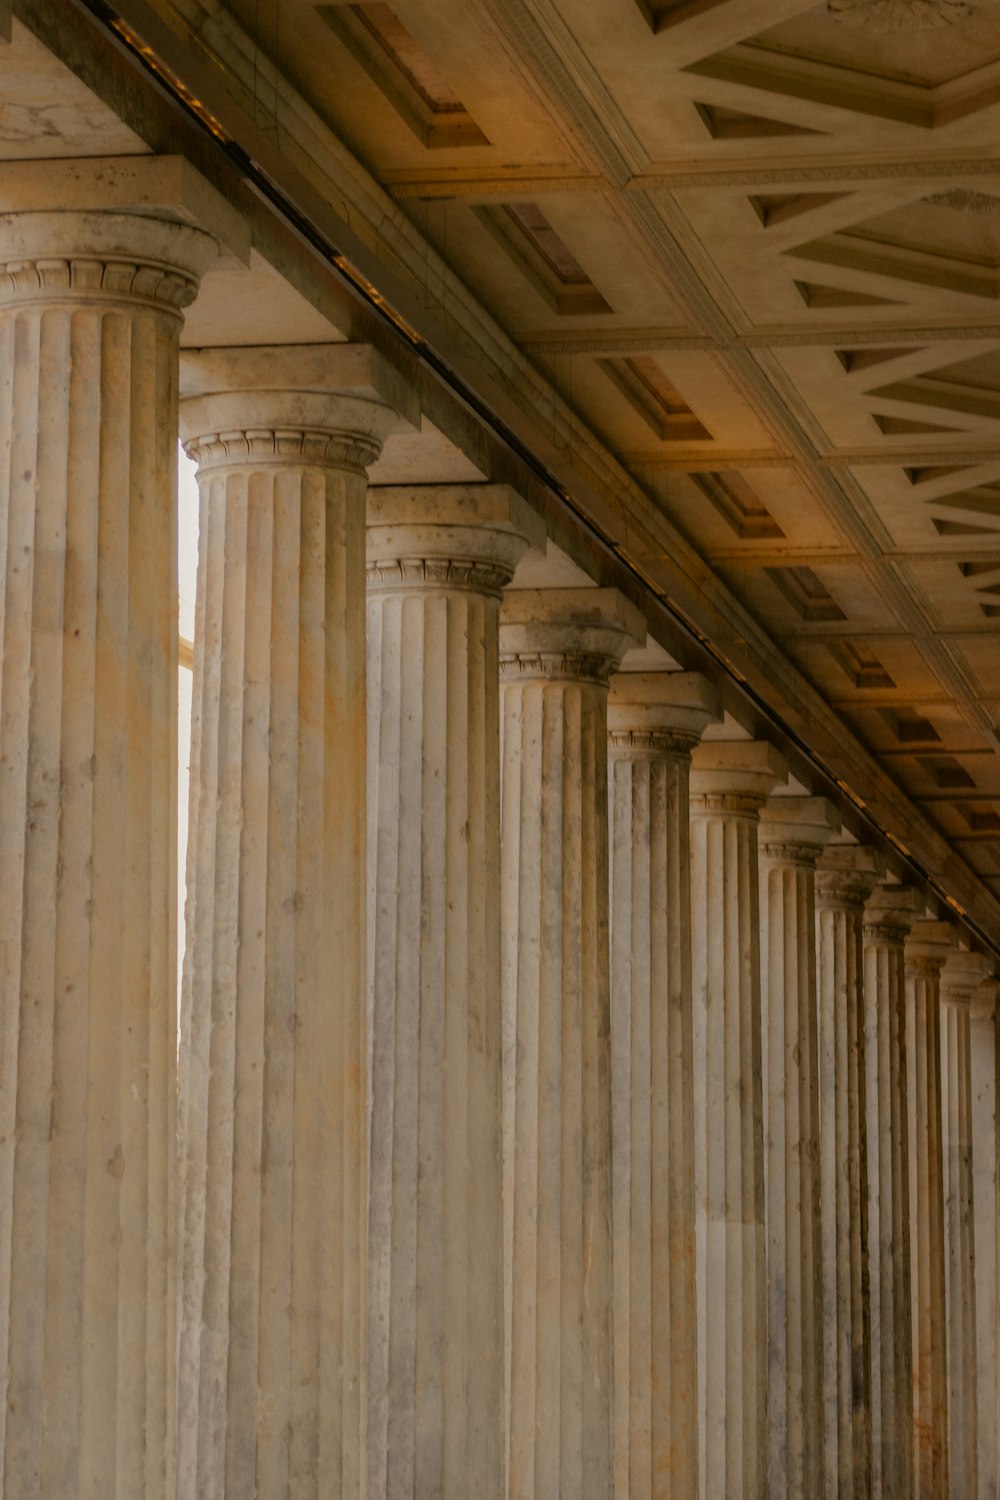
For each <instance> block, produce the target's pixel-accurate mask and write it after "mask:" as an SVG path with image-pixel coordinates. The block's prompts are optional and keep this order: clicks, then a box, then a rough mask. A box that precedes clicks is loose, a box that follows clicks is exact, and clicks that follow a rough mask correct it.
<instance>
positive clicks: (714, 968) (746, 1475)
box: [691, 744, 785, 1500]
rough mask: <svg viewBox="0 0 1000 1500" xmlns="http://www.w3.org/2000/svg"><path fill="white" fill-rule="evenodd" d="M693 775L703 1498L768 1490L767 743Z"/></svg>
mask: <svg viewBox="0 0 1000 1500" xmlns="http://www.w3.org/2000/svg"><path fill="white" fill-rule="evenodd" d="M693 766H694V770H693V772H692V778H691V793H692V795H691V813H692V821H691V900H692V912H693V925H692V948H693V962H692V991H693V998H694V1016H693V1033H694V1059H695V1062H694V1071H695V1193H696V1198H695V1234H696V1252H697V1268H698V1366H699V1424H698V1425H699V1469H700V1486H701V1489H700V1493H701V1495H702V1496H703V1497H704V1500H723V1497H726V1500H728V1497H729V1496H736V1495H739V1496H741V1497H743V1500H763V1497H764V1496H765V1495H766V1494H767V1325H766V1280H765V1244H764V1137H763V1128H762V1120H763V1114H762V1110H763V1100H762V1090H761V1015H760V886H759V875H758V847H757V832H758V820H759V816H760V809H761V807H762V806H763V804H764V801H765V799H766V798H767V796H768V795H769V794H770V792H771V791H772V789H773V788H774V786H775V784H776V782H777V781H778V780H779V779H783V776H784V773H785V766H784V763H783V761H782V760H781V757H780V756H779V755H778V754H777V752H775V751H774V750H773V749H772V747H771V746H770V745H766V744H750V745H744V744H733V745H729V744H724V745H717V744H711V745H702V746H700V747H699V748H698V749H697V750H696V751H695V753H694V759H693Z"/></svg>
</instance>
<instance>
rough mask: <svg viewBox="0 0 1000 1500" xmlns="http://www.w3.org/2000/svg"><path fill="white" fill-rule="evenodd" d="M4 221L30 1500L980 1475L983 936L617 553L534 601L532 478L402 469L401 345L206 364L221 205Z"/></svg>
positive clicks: (754, 1485)
mask: <svg viewBox="0 0 1000 1500" xmlns="http://www.w3.org/2000/svg"><path fill="white" fill-rule="evenodd" d="M0 230H2V234H3V243H4V245H6V246H8V247H11V246H12V247H13V253H12V254H11V255H10V257H9V258H8V261H7V263H6V264H5V265H4V266H3V267H2V269H0V438H2V444H0V447H2V464H3V474H4V484H5V486H6V493H7V494H8V495H9V498H8V499H7V500H6V502H5V505H4V508H3V514H2V545H0V556H2V560H3V569H2V578H3V584H2V587H3V594H2V597H0V630H2V639H3V675H2V679H0V734H2V745H0V773H2V774H0V840H2V848H0V854H2V859H3V869H4V892H5V896H4V901H3V903H2V913H0V922H2V929H0V962H2V964H3V971H2V973H3V986H4V989H3V1013H2V1014H3V1031H2V1034H0V1043H2V1045H0V1382H2V1395H3V1400H2V1402H0V1484H2V1486H3V1489H2V1493H4V1494H9V1495H11V1496H14V1495H16V1496H17V1497H18V1500H22V1497H24V1500H49V1497H51V1496H55V1495H59V1496H66V1497H74V1496H80V1497H84V1496H86V1497H88V1500H91V1497H93V1500H96V1497H98V1496H100V1497H101V1500H109V1497H120V1500H126V1497H127V1500H135V1497H137V1496H148V1497H160V1496H167V1495H174V1494H175V1493H176V1495H178V1496H181V1497H184V1500H187V1497H195V1496H197V1497H198V1500H202V1497H208V1500H223V1497H225V1500H236V1497H240V1500H243V1497H245V1496H248V1495H253V1494H256V1495H259V1496H261V1497H268V1500H270V1497H278V1496H288V1497H293V1500H307V1497H316V1500H318V1497H320V1496H323V1497H327V1496H331V1495H343V1496H359V1495H367V1496H370V1497H373V1500H374V1497H379V1500H383V1497H384V1500H418V1497H419V1500H425V1497H430V1496H435V1497H437V1496H441V1497H453V1500H467V1497H468V1496H470V1495H476V1496H482V1497H489V1496H493V1497H495V1500H500V1497H502V1496H506V1495H509V1496H510V1500H542V1497H544V1500H550V1497H554V1496H561V1495H567V1496H569V1495H573V1496H574V1497H580V1500H591V1497H592V1500H607V1496H608V1494H609V1493H610V1492H611V1491H612V1490H614V1492H615V1494H616V1495H619V1496H629V1497H631V1500H640V1497H646V1496H648V1497H650V1500H653V1497H656V1500H662V1497H667V1496H671V1495H673V1496H678V1497H680V1496H684V1497H685V1500H687V1497H690V1496H691V1495H693V1494H695V1493H699V1492H700V1493H701V1494H702V1495H704V1496H706V1497H707V1500H723V1497H724V1500H729V1497H733V1496H745V1497H747V1500H750V1497H757V1496H764V1495H772V1496H782V1495H787V1496H794V1497H805V1496H807V1495H811V1494H812V1493H814V1492H820V1491H821V1492H822V1493H823V1494H824V1495H825V1496H828V1497H830V1500H833V1497H834V1496H836V1497H840V1496H845V1495H851V1496H860V1495H867V1494H869V1493H873V1494H881V1495H898V1496H901V1497H902V1496H909V1495H917V1496H919V1497H921V1500H924V1497H927V1500H930V1497H937V1496H944V1495H945V1494H947V1492H948V1485H949V1482H950V1485H951V1494H952V1496H960V1495H963V1496H964V1495H969V1496H972V1495H973V1494H976V1493H977V1490H976V1485H977V1482H978V1480H977V1474H976V1465H977V1451H981V1450H982V1449H983V1447H984V1435H983V1431H982V1428H983V1411H984V1407H983V1393H982V1391H981V1388H980V1387H981V1382H978V1381H977V1374H978V1371H977V1359H978V1358H979V1355H978V1353H977V1340H976V1327H977V1312H976V1289H975V1279H974V1278H975V1256H974V1251H973V1245H974V1238H975V1228H976V1225H977V1224H978V1223H980V1222H981V1215H980V1216H979V1217H977V1212H978V1211H977V1207H976V1201H977V1200H976V1195H975V1191H974V1186H975V1175H976V1166H975V1160H974V1159H973V1157H972V1155H971V1142H972V1139H973V1136H974V1135H975V1138H976V1150H977V1152H978V1150H979V1142H980V1140H981V1139H982V1138H983V1135H984V1129H983V1120H984V1119H985V1113H986V1106H985V1105H983V1104H980V1105H979V1106H978V1109H977V1104H976V1098H975V1097H974V1091H973V1073H972V1067H971V1051H970V1038H971V1028H972V1025H973V1024H975V1023H974V1022H973V1021H972V1019H971V1017H972V1014H973V1011H972V1009H971V1007H972V1005H973V1003H975V1005H976V1006H977V1007H980V1008H981V1009H982V1012H983V1014H982V1017H980V1016H979V1013H978V1011H977V1012H976V1016H977V1020H985V1018H986V1015H987V1010H988V1007H987V1006H986V1004H985V1002H984V1000H983V987H982V980H983V974H984V972H985V971H984V969H983V967H982V966H981V965H980V967H979V968H976V966H975V964H974V963H973V962H972V961H971V960H969V961H968V962H967V961H966V959H968V956H966V959H963V960H962V962H961V963H960V964H959V965H958V966H956V964H955V962H954V960H952V959H950V958H949V954H950V951H951V947H952V946H953V944H954V936H953V932H952V929H951V928H950V927H949V926H948V925H947V924H943V923H935V922H931V923H928V922H926V921H924V920H921V919H920V913H919V912H918V911H917V910H916V908H915V906H914V903H913V898H912V897H911V896H909V895H908V893H906V892H903V891H901V890H900V889H899V888H898V887H891V886H884V885H883V886H880V887H878V889H876V885H877V882H878V880H879V878H880V876H881V874H882V871H881V869H880V867H879V865H878V863H877V861H876V860H875V858H874V856H873V855H872V854H871V852H870V851H866V850H859V849H857V848H851V847H845V846H843V845H841V844H838V845H835V846H834V847H832V848H830V849H827V850H826V852H824V847H825V846H826V845H827V844H828V843H829V842H830V840H831V839H832V838H833V836H834V835H835V833H836V831H837V827H838V825H837V820H836V817H835V815H834V813H833V811H832V810H831V808H830V807H829V805H828V804H826V803H824V802H822V801H821V800H820V799H816V798H810V797H796V796H789V795H780V796H774V795H773V794H774V792H775V790H776V788H778V787H779V786H781V785H782V784H784V783H785V782H786V781H787V767H786V765H785V763H784V762H783V760H782V758H781V756H780V755H779V754H778V752H777V751H776V750H775V749H774V748H773V747H772V746H770V745H767V744H764V743H754V742H719V741H716V740H710V741H708V742H707V743H705V744H699V741H700V739H701V736H702V734H703V732H704V731H705V729H706V728H707V726H708V725H709V724H710V723H711V722H712V721H713V720H716V719H718V717H719V714H720V705H719V701H718V698H717V696H716V695H715V693H714V692H713V690H712V689H711V688H710V687H709V685H708V684H707V683H705V682H704V681H703V680H702V679H699V678H696V677H692V676H690V675H688V674H682V673H679V674H672V675H664V674H659V675H648V674H645V673H640V674H632V673H627V672H621V671H620V670H619V668H620V666H621V663H622V659H623V657H624V656H625V654H626V652H627V651H628V650H629V649H630V648H631V647H633V646H636V645H641V644H643V642H644V639H645V624H644V621H643V620H642V617H641V616H640V614H639V612H638V611H637V610H636V609H634V607H633V606H632V605H631V604H629V603H628V602H627V601H626V600H625V599H624V598H623V597H622V596H621V595H619V594H617V593H615V592H614V591H611V590H604V589H598V588H586V589H559V590H547V591H535V590H510V589H509V588H507V586H508V585H509V583H510V581H511V579H512V577H513V574H514V571H515V568H516V566H517V563H518V560H519V558H520V557H521V556H522V554H523V553H524V552H525V551H526V550H527V549H529V548H531V547H534V548H539V547H541V546H542V545H543V543H544V530H543V528H542V526H541V523H540V521H539V519H538V518H537V516H536V515H535V513H534V512H533V511H531V510H530V509H529V508H528V507H527V506H526V505H525V504H524V503H523V501H522V500H521V499H520V498H519V497H518V496H517V495H515V494H514V493H513V492H512V491H510V490H509V489H507V488H505V487H502V486H493V485H483V486H475V487H435V486H425V487H417V488H408V489H405V490H399V489H387V490H381V491H375V492H372V493H371V494H368V495H366V488H367V486H366V467H367V465H368V464H369V463H370V461H371V460H372V459H373V458H374V457H375V456H376V455H377V454H378V452H379V451H380V447H381V444H382V443H383V441H384V440H385V438H386V437H387V436H388V435H389V434H390V433H391V432H392V431H393V430H395V429H397V428H398V427H399V426H400V425H402V424H405V423H406V421H408V420H409V421H412V420H414V415H415V414H414V409H413V401H412V397H411V396H409V394H408V393H407V392H405V391H404V390H401V389H400V386H399V382H398V377H397V376H396V375H395V374H394V372H393V371H392V370H390V369H389V367H388V366H386V365H384V364H383V363H382V362H381V361H380V360H379V359H378V358H377V356H376V355H374V353H373V352H372V351H366V350H363V349H358V348H354V347H351V346H336V345H331V346H329V347H315V346H313V347H309V348H300V349H283V350H272V349H269V350H252V349H251V350H243V351H205V352H202V353H200V354H197V355H189V356H185V362H184V372H183V387H184V400H183V402H181V403H180V406H179V405H178V369H179V348H178V342H179V329H180V316H181V309H182V308H183V305H184V304H185V303H186V302H187V301H188V300H190V298H191V297H192V296H193V295H194V292H195V289H196V284H197V279H198V276H199V274H200V273H201V271H202V270H204V269H205V268H206V266H207V265H208V264H209V263H210V261H211V257H212V255H213V254H214V251H213V248H212V244H211V241H210V240H209V239H208V237H207V236H206V235H204V234H202V233H201V232H200V231H198V230H196V229H193V228H191V227H190V226H189V225H186V224H185V225H182V224H178V223H173V222H167V221H166V220H165V219H162V218H157V217H155V216H153V215H150V214H146V215H144V216H142V217H134V218H130V217H128V216H126V215H121V214H115V215H110V214H105V215H103V216H102V215H96V214H91V215H86V214H73V213H62V214H58V215H46V216H37V215H23V216H18V217H17V218H16V219H8V220H7V221H5V222H3V223H2V225H0ZM178 421H179V422H180V426H181V429H182V431H183V434H184V438H185V442H186V444H187V446H188V449H189V451H190V452H191V453H192V454H193V455H194V457H195V458H196V460H197V463H198V477H199V490H200V503H201V556H200V559H199V582H198V602H197V626H196V649H195V686H194V711H193V731H192V797H191V833H190V839H189V848H188V882H187V889H188V917H187V931H188V945H187V952H186V957H185V966H184V984H183V1008H182V1021H181V1047H180V1054H179V1065H178V1066H179V1092H178V1095H177V1097H178V1098H179V1110H178V1114H177V1119H176V1121H175V1091H174V1036H175V1030H174V1015H173V1006H174V989H173V975H172V958H171V955H172V953H173V951H174V946H173V935H174V927H173V924H174V921H175V914H174V911H173V903H172V894H171V893H172V884H173V858H174V854H175V849H174V840H175V831H174V795H175V794H174V784H173V765H174V757H175V755H176V744H175V733H176V732H175V727H174V725H175V713H174V703H175V692H176V665H177V663H176V650H177V648H176V637H177V631H176V600H175V566H174V564H173V561H172V559H173V558H174V552H175V545H176V544H175V541H174V536H175V519H176V515H175V508H176V501H175V495H174V487H173V479H172V475H173V472H174V463H173V453H172V447H173V442H174V434H175V432H176V430H177V423H178ZM366 512H367V513H366ZM366 523H367V527H366ZM366 574H367V579H366ZM505 589H506V590H507V592H506V593H504V590H505ZM366 642H367V645H366ZM911 926H912V931H910V933H909V936H908V937H907V933H908V931H909V930H910V928H911ZM904 940H905V947H904ZM904 953H905V963H906V965H907V968H906V972H905V974H904V967H903V966H904ZM946 959H947V960H948V967H947V968H945V961H946ZM942 971H944V973H945V975H946V980H945V984H944V988H943V990H942V984H941V975H942ZM956 975H958V976H959V977H958V978H955V977H954V976H956ZM942 996H943V999H942ZM993 1040H994V1039H993V1038H991V1043H992V1041H993ZM991 1055H992V1056H993V1057H994V1058H995V1047H994V1051H993V1053H992V1054H991ZM994 1068H995V1063H994ZM990 1081H991V1082H992V1090H993V1091H992V1094H990V1092H989V1087H988V1084H989V1082H990ZM982 1087H983V1090H985V1095H984V1097H985V1096H988V1102H991V1104H992V1107H993V1108H994V1109H995V1100H996V1079H995V1071H994V1072H993V1073H992V1075H991V1079H988V1080H985V1081H984V1082H983V1085H982ZM977 1115H978V1117H979V1118H978V1119H977ZM990 1128H991V1129H994V1128H995V1127H994V1125H993V1123H992V1117H991V1120H990ZM175 1143H179V1147H178V1145H177V1144H175ZM990 1144H991V1147H992V1148H993V1149H994V1150H995V1143H994V1142H993V1141H991V1142H990ZM178 1149H179V1158H178V1159H179V1171H178V1172H177V1173H176V1174H175V1170H174V1159H175V1153H176V1152H177V1151H178ZM994 1160H995V1158H994ZM175 1183H176V1188H175ZM992 1210H993V1216H994V1218H993V1244H994V1262H993V1264H994V1274H995V1260H996V1257H995V1240H996V1233H995V1231H996V1192H995V1176H994V1193H993V1204H992ZM175 1242H176V1244H177V1245H178V1246H179V1254H178V1261H177V1267H176V1275H175V1264H174V1260H173V1246H174V1244H175ZM178 1307H179V1309H180V1316H179V1321H178V1320H177V1319H176V1315H175V1309H176V1308H178ZM946 1329H947V1337H946V1336H945V1330H946ZM175 1356H176V1371H175ZM985 1363H986V1364H988V1361H985ZM995 1387H996V1382H995V1380H994V1382H993V1390H992V1400H993V1403H994V1405H995V1401H996V1389H995ZM175 1390H176V1391H177V1392H178V1393H179V1394H178V1396H177V1405H176V1411H175V1406H174V1402H175V1397H174V1392H175ZM911 1408H912V1409H911ZM987 1420H988V1422H990V1423H991V1424H992V1426H991V1428H990V1430H991V1431H994V1432H995V1412H993V1413H992V1414H991V1415H990V1414H988V1417H987ZM977 1422H978V1423H979V1427H980V1432H979V1437H978V1441H977V1431H976V1427H977ZM175 1425H176V1434H177V1440H176V1444H175V1443H174V1441H173V1432H174V1428H175ZM366 1432H367V1440H366V1439H365V1433H366ZM994 1447H995V1440H994ZM872 1486H874V1488H872Z"/></svg>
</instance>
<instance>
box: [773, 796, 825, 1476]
mask: <svg viewBox="0 0 1000 1500" xmlns="http://www.w3.org/2000/svg"><path fill="white" fill-rule="evenodd" d="M839 827H840V821H839V819H838V817H837V815H836V812H835V811H834V809H833V808H832V807H831V805H830V804H829V803H828V802H826V801H824V800H823V799H822V798H820V797H780V796H779V797H774V798H772V800H771V801H770V802H769V803H768V804H767V806H766V807H764V809H763V810H762V812H761V822H760V860H761V895H760V906H761V916H760V931H761V974H762V990H761V1036H762V1069H763V1078H764V1211H765V1221H766V1224H767V1365H768V1370H767V1374H768V1382H767V1403H768V1406H767V1417H768V1496H769V1500H780V1497H784V1496H789V1497H794V1500H806V1497H810V1500H811V1497H813V1496H815V1495H817V1494H819V1493H820V1492H821V1491H822V1487H823V1375H824V1362H823V1288H822V1279H821V1277H822V1255H821V1239H820V1223H819V1203H820V1199H819V1184H820V1161H819V1058H818V1051H817V1039H816V1029H817V1011H816V861H817V859H818V858H819V856H820V853H821V852H822V849H823V846H824V845H825V844H826V842H827V840H828V839H829V838H830V837H831V835H832V834H833V833H834V832H835V831H836V830H837V829H838V828H839Z"/></svg>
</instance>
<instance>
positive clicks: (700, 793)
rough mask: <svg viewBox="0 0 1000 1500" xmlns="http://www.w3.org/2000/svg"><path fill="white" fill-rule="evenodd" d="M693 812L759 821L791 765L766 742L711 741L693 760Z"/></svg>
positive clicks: (695, 754)
mask: <svg viewBox="0 0 1000 1500" xmlns="http://www.w3.org/2000/svg"><path fill="white" fill-rule="evenodd" d="M691 766H692V770H691V810H692V812H695V813H711V812H722V813H727V814H729V815H730V816H739V815H742V816H744V817H752V818H756V817H757V816H758V814H759V813H760V810H761V808H762V807H763V805H764V803H765V802H766V801H767V799H768V797H769V796H770V795H771V793H772V792H773V791H774V788H775V787H776V786H777V785H778V783H779V782H782V781H785V780H787V777H788V762H787V761H786V760H785V757H784V756H783V755H782V753H781V751H780V750H778V749H777V747H776V746H774V745H772V744H770V743H769V741H767V740H711V741H709V743H708V744H701V745H698V746H697V748H696V749H695V750H694V752H693V754H692V757H691Z"/></svg>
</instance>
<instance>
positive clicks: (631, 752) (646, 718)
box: [608, 672, 722, 759]
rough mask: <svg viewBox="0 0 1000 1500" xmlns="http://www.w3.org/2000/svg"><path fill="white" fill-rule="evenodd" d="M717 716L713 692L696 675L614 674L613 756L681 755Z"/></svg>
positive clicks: (719, 711)
mask: <svg viewBox="0 0 1000 1500" xmlns="http://www.w3.org/2000/svg"><path fill="white" fill-rule="evenodd" d="M721 716H722V702H721V696H720V693H719V690H718V688H716V687H715V686H714V685H713V684H712V683H710V682H709V681H708V678H707V677H702V676H700V675H699V674H698V673H697V672H618V673H617V674H616V675H615V677H614V680H613V681H612V683H611V692H610V695H609V698H608V742H609V749H610V752H611V754H612V755H616V756H635V755H643V756H650V755H652V756H657V757H659V756H682V757H684V758H685V759H686V758H687V757H689V756H690V754H691V751H692V750H693V749H694V747H695V745H697V743H698V741H699V740H700V739H701V736H702V734H703V733H704V731H705V729H706V728H707V726H708V725H709V724H711V723H712V722H713V721H714V720H716V719H719V718H721Z"/></svg>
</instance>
